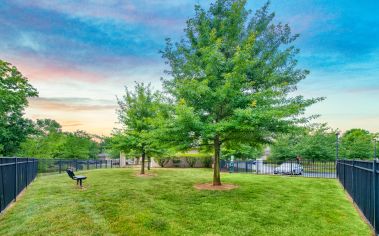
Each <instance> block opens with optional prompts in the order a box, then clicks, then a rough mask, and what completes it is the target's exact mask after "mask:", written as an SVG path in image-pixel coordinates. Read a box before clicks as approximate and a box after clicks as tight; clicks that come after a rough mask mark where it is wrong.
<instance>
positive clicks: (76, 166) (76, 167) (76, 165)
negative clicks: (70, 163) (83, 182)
mask: <svg viewBox="0 0 379 236" xmlns="http://www.w3.org/2000/svg"><path fill="white" fill-rule="evenodd" d="M75 170H76V171H78V159H76V160H75Z"/></svg>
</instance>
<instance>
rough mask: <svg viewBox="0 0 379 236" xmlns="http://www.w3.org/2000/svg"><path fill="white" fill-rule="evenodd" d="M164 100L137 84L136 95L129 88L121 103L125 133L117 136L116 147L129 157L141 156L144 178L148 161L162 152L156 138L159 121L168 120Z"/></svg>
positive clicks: (148, 88) (123, 131)
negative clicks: (164, 118) (155, 133)
mask: <svg viewBox="0 0 379 236" xmlns="http://www.w3.org/2000/svg"><path fill="white" fill-rule="evenodd" d="M162 99H163V98H162V95H161V94H160V93H159V92H154V91H152V89H151V86H150V84H148V85H145V84H143V83H137V84H136V86H135V87H134V91H130V90H129V89H128V88H126V92H125V95H124V96H123V97H122V99H119V110H118V114H119V121H120V123H121V124H122V125H123V129H122V130H120V131H118V132H117V133H115V134H114V139H113V143H114V146H115V148H117V149H119V150H122V151H124V152H125V153H126V154H128V155H132V156H136V155H138V156H141V159H142V160H141V174H144V173H145V159H146V157H148V158H150V157H151V156H152V155H154V154H155V153H159V152H162V150H160V147H159V145H157V142H156V140H155V136H154V132H155V131H156V130H157V128H158V127H159V123H160V122H159V120H160V119H163V117H164V116H165V110H164V105H163V103H162ZM137 153H138V154H137Z"/></svg>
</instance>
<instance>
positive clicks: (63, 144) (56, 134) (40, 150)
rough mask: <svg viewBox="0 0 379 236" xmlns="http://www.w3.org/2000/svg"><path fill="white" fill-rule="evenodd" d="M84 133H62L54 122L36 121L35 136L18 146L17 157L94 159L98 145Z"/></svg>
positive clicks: (92, 137)
mask: <svg viewBox="0 0 379 236" xmlns="http://www.w3.org/2000/svg"><path fill="white" fill-rule="evenodd" d="M94 138H95V137H94V136H92V135H90V134H87V133H86V132H84V131H76V132H73V133H70V132H62V130H61V126H60V124H59V123H58V122H56V121H55V120H49V119H46V120H37V121H36V123H35V134H34V135H31V136H29V137H28V138H27V139H26V140H25V141H24V142H23V143H21V145H20V150H19V151H18V152H17V155H18V156H25V157H36V158H61V159H89V158H90V159H96V158H97V154H99V144H98V143H97V142H95V141H94V140H93V139H94Z"/></svg>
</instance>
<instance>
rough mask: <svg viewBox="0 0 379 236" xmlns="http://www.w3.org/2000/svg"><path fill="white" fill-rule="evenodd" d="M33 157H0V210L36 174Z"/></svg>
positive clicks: (12, 199) (35, 164)
mask: <svg viewBox="0 0 379 236" xmlns="http://www.w3.org/2000/svg"><path fill="white" fill-rule="evenodd" d="M37 167H38V160H37V159H34V158H17V157H14V158H0V212H2V211H3V210H4V209H5V208H6V207H7V206H8V205H9V204H10V203H11V202H12V201H15V200H16V198H17V196H18V195H19V194H20V193H21V191H22V190H24V189H25V188H26V187H27V186H28V185H29V184H30V183H31V182H32V181H33V180H34V179H35V177H36V176H37V169H38V168H37Z"/></svg>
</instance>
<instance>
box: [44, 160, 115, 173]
mask: <svg viewBox="0 0 379 236" xmlns="http://www.w3.org/2000/svg"><path fill="white" fill-rule="evenodd" d="M38 160H39V164H38V173H41V174H45V173H62V172H64V171H66V169H67V168H72V169H74V170H75V171H80V170H90V169H101V168H114V167H119V166H120V161H119V160H118V159H115V160H81V159H38Z"/></svg>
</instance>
